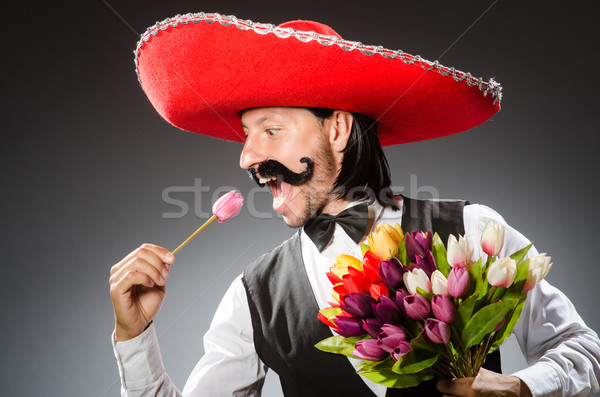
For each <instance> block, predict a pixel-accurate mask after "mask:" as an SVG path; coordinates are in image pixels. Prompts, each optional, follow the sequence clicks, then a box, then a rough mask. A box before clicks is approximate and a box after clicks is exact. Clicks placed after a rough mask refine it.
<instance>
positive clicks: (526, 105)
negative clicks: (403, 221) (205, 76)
mask: <svg viewBox="0 0 600 397" xmlns="http://www.w3.org/2000/svg"><path fill="white" fill-rule="evenodd" d="M109 3H110V5H111V6H112V8H113V9H114V10H115V11H116V12H117V13H118V14H119V15H120V16H117V15H116V14H115V13H114V12H113V10H111V8H109V6H108V5H107V3H105V2H102V1H91V2H86V3H85V4H83V3H73V4H66V3H58V2H45V3H41V2H40V4H32V3H22V5H20V6H18V7H20V8H19V9H5V10H6V13H5V15H4V18H3V30H2V32H3V40H2V47H3V51H2V52H3V62H2V69H3V73H2V75H3V82H2V85H3V89H2V92H3V95H2V113H3V114H2V121H3V131H2V138H3V142H2V156H1V159H0V161H1V162H2V181H1V182H2V189H3V194H2V208H3V210H2V212H1V215H0V217H1V223H0V224H1V225H2V228H1V229H0V235H1V238H0V241H1V242H2V257H3V258H2V259H3V263H4V266H3V271H2V277H1V280H2V288H0V294H1V296H0V298H1V300H0V301H1V302H2V305H1V310H2V311H1V316H0V318H1V319H2V320H1V321H2V327H1V330H2V338H1V342H0V343H1V346H0V348H1V349H0V351H2V354H1V360H2V361H1V366H2V368H1V370H0V385H1V386H0V389H1V390H3V391H2V392H1V393H0V394H2V395H7V396H17V395H18V396H42V395H43V396H100V395H107V396H109V395H112V396H114V395H117V394H118V374H117V369H116V365H115V360H114V357H113V355H112V350H111V346H110V334H111V331H112V328H113V315H112V308H111V304H110V298H109V294H108V272H109V269H110V267H111V266H112V265H113V264H114V263H116V262H117V261H118V260H119V259H120V258H122V257H123V256H124V255H125V254H127V253H128V252H130V251H131V250H133V249H134V248H136V247H137V246H138V245H140V244H141V243H143V242H145V241H150V242H155V243H158V244H161V245H164V246H166V247H168V248H171V249H172V248H174V247H176V246H177V245H178V243H179V242H180V241H181V240H183V239H184V238H185V237H187V235H188V234H189V233H191V232H192V231H193V230H195V228H196V227H197V226H198V225H199V224H200V223H201V222H202V221H203V219H204V217H202V216H198V215H197V213H201V212H202V211H204V212H209V211H210V206H211V202H212V197H213V194H218V193H219V192H223V190H225V189H227V186H233V187H236V188H238V189H239V190H240V191H241V192H242V193H243V194H245V195H246V196H247V195H248V194H249V193H250V192H251V189H253V185H252V183H251V182H250V181H249V180H248V178H247V177H246V175H245V173H244V172H242V171H240V170H239V168H238V166H237V163H238V156H239V151H240V148H241V147H240V146H239V145H238V144H233V143H228V142H220V141H217V140H213V139H209V138H205V137H202V136H198V135H195V134H190V133H183V132H180V131H178V130H176V129H175V128H174V127H172V126H170V125H168V124H167V123H166V122H164V121H163V120H162V119H160V117H159V116H158V115H157V114H156V113H155V111H154V110H153V109H152V107H151V105H150V104H149V102H148V101H147V100H146V98H145V96H144V93H143V92H142V90H141V89H140V88H139V86H138V83H137V80H136V77H135V73H134V71H133V55H132V51H133V49H134V48H135V44H136V42H137V39H138V36H137V34H136V33H134V32H133V31H132V29H133V30H134V31H136V32H138V33H142V32H143V31H144V30H145V29H146V27H148V26H150V25H152V24H153V23H154V22H155V21H157V20H162V19H164V18H166V17H169V16H173V15H175V14H178V13H186V12H193V11H208V12H220V13H224V14H234V15H236V16H238V17H240V18H244V19H251V20H254V21H260V22H271V23H275V24H278V23H282V22H284V21H287V20H290V19H296V18H304V19H314V20H319V21H322V22H324V23H327V24H329V25H331V26H332V27H333V28H334V29H336V30H337V31H338V32H339V33H340V34H341V35H342V36H343V37H344V38H347V39H350V40H357V41H362V42H363V43H368V44H381V45H383V46H385V47H388V48H392V49H397V48H401V49H403V50H404V51H407V52H409V53H413V54H415V53H416V54H420V55H422V56H424V57H425V58H427V59H432V60H433V59H437V58H439V57H440V56H441V55H442V54H444V55H443V57H441V59H440V61H441V62H442V63H443V64H445V65H449V66H455V67H457V68H458V69H461V70H465V71H470V72H472V73H473V74H474V75H476V76H482V77H484V78H486V79H487V78H489V77H492V76H493V77H495V78H496V79H497V80H498V81H499V82H501V83H502V84H503V86H504V96H505V99H504V101H503V103H502V106H503V108H502V110H501V111H500V113H498V114H497V115H496V116H494V117H493V119H492V120H491V121H489V122H488V123H486V124H484V125H483V126H480V127H478V128H476V129H474V130H472V131H470V132H467V133H464V134H459V135H456V136H451V137H446V138H442V139H438V140H435V141H430V142H421V143H413V144H408V145H404V146H397V147H388V148H386V149H385V151H386V153H387V155H388V159H389V161H390V164H391V166H392V169H393V170H394V172H393V184H394V185H395V186H396V187H397V191H399V192H401V193H404V194H408V195H412V196H419V197H430V196H431V195H432V192H434V194H435V195H439V196H440V197H444V198H467V199H469V200H471V201H472V202H479V203H485V204H487V205H489V206H491V207H492V208H495V209H496V210H498V211H499V212H500V213H501V214H503V215H504V217H505V219H506V220H507V221H508V222H509V223H510V224H512V225H513V226H515V227H516V228H517V229H519V230H520V231H521V232H522V233H524V234H525V235H526V236H528V237H530V238H531V239H533V240H535V243H536V245H537V247H538V249H539V250H540V251H543V252H547V253H548V254H549V255H551V256H552V258H553V261H554V268H553V269H552V271H551V273H550V275H549V276H548V279H549V281H550V282H551V283H553V284H554V285H556V286H558V287H559V288H560V289H561V290H563V291H564V292H565V293H566V294H567V295H568V296H569V297H570V298H571V300H572V301H573V303H574V304H575V305H576V307H577V308H578V310H579V312H580V314H581V316H582V317H583V318H584V319H585V321H586V322H587V323H588V324H589V325H590V326H591V327H592V328H593V329H595V330H599V329H600V316H599V315H598V309H597V301H598V300H597V282H598V277H597V271H596V266H597V259H596V254H595V249H597V246H598V243H597V240H598V233H597V231H596V227H595V226H596V223H597V221H598V213H597V212H596V208H595V207H596V197H597V194H598V176H597V175H598V171H600V170H599V167H598V163H597V162H596V153H597V142H598V139H597V137H596V136H597V133H598V126H597V117H598V105H599V101H598V79H597V67H598V62H599V57H598V52H597V45H596V41H597V38H598V37H597V36H598V34H597V29H596V28H595V26H596V20H595V17H594V15H595V13H593V12H592V11H591V8H590V7H591V6H590V4H592V2H569V5H568V6H567V5H566V4H567V3H566V2H548V1H543V2H542V1H535V2H527V3H525V4H523V3H520V4H518V5H517V3H515V2H509V1H499V2H498V3H493V2H491V1H481V0H477V1H465V2H463V1H458V2H447V1H446V2H420V3H419V5H417V4H416V2H410V3H409V2H404V1H394V2H391V1H389V2H387V1H386V2H384V1H380V2H369V3H368V4H367V3H365V2H355V1H350V2H348V1H344V2H334V1H329V2H324V1H309V0H305V1H302V2H297V3H294V4H288V3H287V2H285V3H284V2H281V1H272V2H266V1H252V2H248V1H229V2H222V1H221V2H218V1H195V2H192V1H187V2H186V1H181V0H170V1H161V2H148V1H116V0H115V1H109ZM492 4H493V6H492V7H491V8H490V9H489V11H488V12H487V13H486V14H485V15H484V16H483V17H481V19H480V20H478V21H477V23H475V24H474V25H473V26H472V28H471V29H470V30H468V29H469V27H470V26H471V25H472V24H473V23H474V22H475V21H476V20H477V19H478V18H479V17H480V16H481V15H482V13H484V11H485V10H486V9H487V8H488V7H489V6H490V5H492ZM124 21H126V23H125V22H124ZM128 25H129V26H128ZM467 30H468V31H467ZM465 31H466V33H465ZM463 33H464V35H463ZM457 39H458V41H456V40H457ZM455 41H456V42H455ZM195 178H200V179H201V184H202V186H206V187H209V188H210V191H208V192H200V191H199V190H198V191H197V193H196V199H194V194H193V193H192V192H191V190H193V187H194V183H195V182H194V181H195ZM224 186H225V187H224ZM169 187H183V190H182V189H181V188H175V189H179V191H180V193H177V194H173V195H172V197H174V198H177V199H179V200H182V201H183V202H184V203H186V205H187V206H188V207H189V210H188V211H187V214H186V215H185V216H182V217H178V218H169V217H168V216H166V215H165V214H168V213H173V212H177V211H180V208H179V207H177V206H175V205H172V204H169V203H167V202H165V201H164V200H163V196H162V193H163V191H164V189H167V188H169ZM186 187H187V192H185V188H186ZM219 189H220V190H219ZM251 198H253V200H251ZM247 203H248V204H249V205H248V206H246V207H245V208H244V210H243V211H242V213H241V215H240V216H239V217H237V218H236V219H235V220H232V221H230V222H228V223H224V224H215V225H212V226H211V227H210V228H209V229H207V230H206V231H205V232H204V233H203V234H202V235H201V237H199V238H198V239H196V240H195V241H194V242H193V243H191V244H190V245H189V246H188V247H186V248H185V249H184V250H183V251H182V252H181V253H180V254H178V256H177V261H176V263H175V265H174V266H173V269H172V273H171V277H170V279H169V283H168V296H167V300H166V301H165V303H164V305H163V308H162V311H161V313H160V314H159V316H158V318H157V320H156V323H157V330H158V334H159V335H160V336H161V339H160V342H161V346H162V350H163V357H164V361H165V365H166V367H167V369H168V371H169V373H170V375H171V376H172V378H173V379H174V381H175V383H176V384H177V385H179V386H180V387H182V386H183V384H184V382H185V379H186V378H187V375H188V374H189V372H190V371H191V369H192V368H193V366H194V364H195V362H196V361H197V360H198V358H199V357H200V356H201V354H202V351H203V348H202V344H201V337H202V334H203V333H204V331H205V330H206V329H207V327H208V324H209V322H210V319H211V317H212V313H213V312H214V310H215V308H216V305H217V304H218V302H219V300H220V297H221V296H222V294H223V293H224V291H225V290H226V288H227V287H228V285H229V284H230V282H231V280H232V279H233V278H234V277H235V276H237V275H238V274H239V273H241V272H242V270H243V269H244V266H245V265H246V264H247V263H248V262H250V261H251V260H252V259H254V258H256V257H257V256H258V255H260V254H261V253H263V252H264V251H266V250H268V249H270V248H272V247H273V246H274V245H275V244H276V243H277V242H279V241H281V240H282V239H284V238H285V237H287V236H289V235H291V234H292V233H293V230H291V229H288V228H286V227H285V226H284V225H283V223H282V222H281V221H280V220H279V219H278V218H277V217H275V216H273V215H272V211H271V210H270V207H271V200H270V196H269V194H268V193H266V192H258V193H256V194H255V195H254V196H253V197H247ZM251 208H252V209H253V211H250V209H251ZM251 212H252V213H251ZM253 214H254V215H253ZM257 214H258V215H259V216H257ZM516 351H517V350H515V349H514V344H513V346H512V347H510V346H509V349H508V353H507V354H505V371H507V372H510V371H511V370H514V369H516V368H519V367H520V366H523V365H524V362H523V360H522V358H520V357H519V354H518V353H516ZM267 383H268V385H267V388H266V391H265V393H264V395H266V396H277V395H279V392H278V391H277V389H278V385H277V380H276V379H275V378H273V377H272V376H270V377H269V380H268V382H267Z"/></svg>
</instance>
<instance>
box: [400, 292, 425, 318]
mask: <svg viewBox="0 0 600 397" xmlns="http://www.w3.org/2000/svg"><path fill="white" fill-rule="evenodd" d="M430 310H431V306H429V301H428V300H427V299H425V298H424V297H422V296H421V295H419V294H414V295H406V296H405V297H404V311H405V312H406V315H407V316H408V317H410V318H412V319H413V320H422V319H424V318H426V317H427V315H428V314H429V311H430Z"/></svg>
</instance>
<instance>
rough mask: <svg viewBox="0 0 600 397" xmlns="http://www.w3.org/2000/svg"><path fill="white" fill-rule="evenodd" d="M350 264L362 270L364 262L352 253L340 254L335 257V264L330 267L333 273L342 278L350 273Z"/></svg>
mask: <svg viewBox="0 0 600 397" xmlns="http://www.w3.org/2000/svg"><path fill="white" fill-rule="evenodd" d="M348 266H351V267H354V268H356V269H357V270H360V271H362V269H363V268H362V262H361V261H360V260H359V259H357V258H355V257H353V256H352V255H346V254H339V255H338V256H337V257H336V258H335V265H333V267H332V268H331V269H330V270H331V272H332V273H333V274H335V275H336V276H338V277H339V278H340V279H341V278H342V277H344V276H345V275H346V274H348Z"/></svg>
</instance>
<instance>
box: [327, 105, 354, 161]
mask: <svg viewBox="0 0 600 397" xmlns="http://www.w3.org/2000/svg"><path fill="white" fill-rule="evenodd" d="M330 120H331V126H330V128H331V129H330V131H329V143H330V144H331V149H332V150H333V151H334V152H338V153H342V152H343V151H344V149H346V145H347V144H348V139H349V138H350V132H351V131H352V123H353V122H354V116H352V113H350V112H346V111H344V110H336V111H335V112H333V115H332V116H331V119H330Z"/></svg>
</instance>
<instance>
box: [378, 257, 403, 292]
mask: <svg viewBox="0 0 600 397" xmlns="http://www.w3.org/2000/svg"><path fill="white" fill-rule="evenodd" d="M379 270H380V271H381V279H382V280H383V282H384V283H386V284H387V285H388V286H389V287H392V288H394V289H397V288H400V287H401V286H402V273H403V271H402V263H400V261H399V260H398V258H392V259H388V260H386V261H383V262H381V263H380V264H379Z"/></svg>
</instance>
